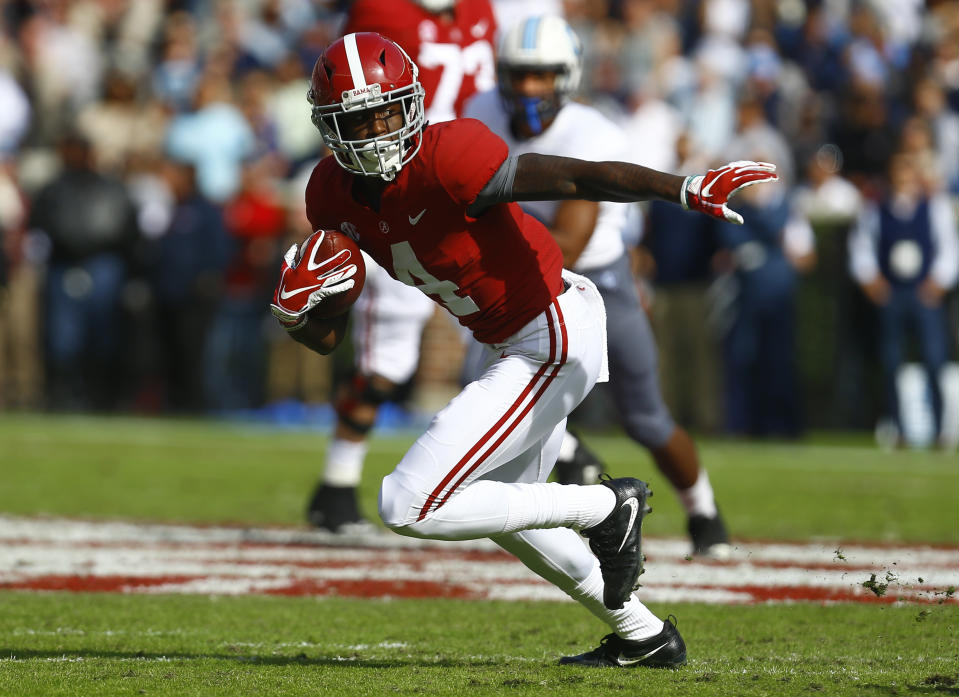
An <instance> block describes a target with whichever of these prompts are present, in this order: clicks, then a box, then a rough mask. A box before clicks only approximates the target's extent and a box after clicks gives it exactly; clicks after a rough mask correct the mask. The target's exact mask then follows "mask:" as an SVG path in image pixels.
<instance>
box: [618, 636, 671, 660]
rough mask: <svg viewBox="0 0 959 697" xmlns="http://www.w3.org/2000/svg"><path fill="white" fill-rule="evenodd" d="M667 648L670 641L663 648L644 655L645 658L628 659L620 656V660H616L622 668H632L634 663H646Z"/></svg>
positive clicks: (657, 648) (659, 647)
mask: <svg viewBox="0 0 959 697" xmlns="http://www.w3.org/2000/svg"><path fill="white" fill-rule="evenodd" d="M667 646H669V642H668V641H667V642H666V643H665V644H663V645H662V646H657V647H656V648H655V649H653V650H652V651H650V652H649V653H647V654H645V655H643V656H636V657H634V658H628V657H626V656H624V655H623V654H619V658H617V659H616V662H617V663H619V665H621V666H631V665H633V664H634V663H639V662H640V661H645V660H646V659H647V658H649V657H650V656H652V655H653V654H655V653H657V652H658V651H661V650H663V649H665V648H666V647H667Z"/></svg>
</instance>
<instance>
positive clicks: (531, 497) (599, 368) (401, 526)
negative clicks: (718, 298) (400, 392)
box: [379, 272, 662, 636]
mask: <svg viewBox="0 0 959 697" xmlns="http://www.w3.org/2000/svg"><path fill="white" fill-rule="evenodd" d="M564 278H566V279H567V281H568V282H569V287H568V289H567V290H566V292H564V293H563V294H562V295H560V296H559V297H558V298H557V299H556V300H554V301H553V303H552V304H551V305H550V307H549V308H548V309H547V310H546V311H544V312H543V313H542V314H540V315H539V316H538V317H536V318H535V319H534V320H532V321H531V322H530V323H529V324H527V325H526V326H525V327H523V329H521V330H520V331H519V332H517V333H516V334H515V335H514V336H512V337H510V338H509V339H508V340H506V341H505V342H503V343H502V344H495V345H490V346H488V347H487V350H488V352H489V358H490V365H489V367H488V368H487V369H486V371H485V372H484V373H483V375H482V376H481V377H480V378H479V379H478V380H476V381H475V382H472V383H470V384H469V385H467V386H466V387H465V388H464V389H463V391H462V392H461V393H460V394H459V395H457V396H456V397H455V398H454V399H453V400H452V401H451V402H450V403H449V404H448V405H447V406H446V407H445V408H444V409H443V410H442V411H440V412H439V413H438V414H437V415H436V417H435V418H434V419H433V422H432V423H431V424H430V426H429V428H428V429H427V430H426V432H425V433H424V434H423V435H422V436H420V437H419V438H418V439H417V441H416V442H415V443H414V444H413V446H412V447H411V448H410V450H409V452H408V453H407V454H406V455H405V456H404V457H403V459H402V460H401V461H400V463H399V465H398V466H397V467H396V469H395V470H394V471H393V472H392V473H391V474H390V475H388V476H387V477H386V478H384V480H383V485H382V488H381V489H380V499H379V509H380V516H381V517H382V518H383V521H384V522H385V523H386V525H387V526H389V527H390V528H392V529H393V530H395V531H396V532H398V533H400V534H402V535H408V536H411V537H424V538H431V539H444V540H464V539H475V538H481V537H490V538H492V539H493V540H494V541H495V542H496V543H497V544H499V545H500V546H501V547H503V548H504V549H506V550H507V551H509V552H510V553H512V554H514V555H515V556H517V557H518V558H519V559H521V560H522V561H523V563H525V564H526V565H527V566H528V567H529V568H530V569H532V570H533V571H534V572H536V573H537V574H539V575H540V576H542V577H543V578H545V579H546V580H548V581H550V582H551V583H553V584H554V585H556V586H558V587H559V588H561V589H562V590H563V591H565V592H566V593H567V594H569V595H570V596H571V597H573V598H574V599H575V600H578V601H579V602H581V603H583V604H584V605H585V606H586V607H587V608H588V609H589V610H590V611H591V612H593V613H594V614H595V615H597V616H598V617H600V618H601V619H603V620H604V621H605V622H607V623H608V624H610V626H612V627H613V628H614V629H616V630H617V631H619V632H620V633H621V634H623V635H626V634H632V635H633V636H637V634H636V632H637V630H638V631H639V635H651V634H655V633H657V632H659V631H660V630H661V629H662V622H661V621H659V620H657V619H656V618H655V616H653V615H652V613H650V612H649V611H648V610H647V609H646V608H645V607H644V606H642V604H641V603H640V602H639V601H638V600H637V599H636V598H635V597H634V598H633V599H632V600H630V601H629V602H628V603H627V604H626V606H625V607H624V608H623V609H621V610H616V611H610V610H607V609H606V608H605V607H604V606H603V603H602V588H603V586H602V578H601V576H600V572H599V562H598V561H597V560H596V558H595V557H594V556H593V554H592V553H591V552H590V551H589V549H588V547H587V546H586V544H585V543H584V541H583V540H582V538H581V537H580V536H579V535H578V534H577V533H576V532H575V530H576V529H579V528H582V527H587V526H588V525H593V524H596V523H598V522H599V521H601V520H602V519H603V518H604V517H605V516H606V515H607V514H608V513H609V511H610V510H611V505H612V503H611V499H610V498H608V495H609V494H610V493H611V492H610V491H609V490H608V489H607V488H606V487H603V486H571V485H570V486H563V485H560V484H556V483H547V482H546V479H547V477H548V476H549V473H550V471H551V470H552V468H553V465H554V464H555V462H556V458H557V455H558V454H559V446H560V444H561V442H562V439H563V434H564V432H565V428H566V416H567V415H568V414H569V413H570V412H571V411H572V410H573V409H574V408H575V407H576V405H578V404H579V403H580V402H581V401H582V399H583V398H584V397H585V396H586V394H587V393H588V392H589V390H590V389H591V388H592V387H593V385H594V384H595V383H596V382H597V381H598V380H599V379H603V380H605V379H607V368H606V316H605V312H604V310H603V302H602V298H601V297H600V295H599V292H598V291H597V290H596V287H595V286H594V285H593V284H592V282H590V281H589V280H587V279H585V278H583V277H581V276H577V275H575V274H571V273H569V272H564Z"/></svg>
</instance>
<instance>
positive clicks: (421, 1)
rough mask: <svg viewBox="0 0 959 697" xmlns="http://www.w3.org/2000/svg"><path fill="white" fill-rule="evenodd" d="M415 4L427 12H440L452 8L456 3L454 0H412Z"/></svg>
mask: <svg viewBox="0 0 959 697" xmlns="http://www.w3.org/2000/svg"><path fill="white" fill-rule="evenodd" d="M413 1H414V2H415V3H416V4H417V5H419V6H420V7H422V8H423V9H424V10H426V11H427V12H433V13H435V14H439V13H440V12H445V11H446V10H450V9H452V8H453V5H455V4H456V0H413Z"/></svg>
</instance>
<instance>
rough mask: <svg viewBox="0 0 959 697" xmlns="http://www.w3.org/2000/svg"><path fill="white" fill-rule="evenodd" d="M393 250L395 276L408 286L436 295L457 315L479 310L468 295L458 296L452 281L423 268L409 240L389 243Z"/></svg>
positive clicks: (456, 288)
mask: <svg viewBox="0 0 959 697" xmlns="http://www.w3.org/2000/svg"><path fill="white" fill-rule="evenodd" d="M390 249H391V251H392V252H393V272H394V273H395V274H396V278H398V279H399V280H400V281H402V282H403V283H405V284H406V285H408V286H416V287H417V288H419V289H420V290H421V291H423V292H424V293H426V294H427V295H430V296H433V297H438V298H439V302H440V303H442V304H443V306H444V307H445V308H446V309H447V310H449V311H450V312H451V313H453V314H454V315H456V316H457V317H465V316H466V315H471V314H473V313H474V312H479V307H477V305H476V303H475V302H473V298H471V297H470V296H468V295H465V296H462V297H461V296H459V295H457V294H456V291H458V290H459V286H457V285H456V284H455V283H453V282H452V281H441V280H439V279H438V278H436V277H435V276H433V275H432V274H431V273H430V272H429V271H427V270H426V269H424V268H423V265H422V264H421V263H420V260H419V259H417V258H416V253H415V252H413V248H412V247H411V246H410V243H409V242H396V243H394V244H392V245H390Z"/></svg>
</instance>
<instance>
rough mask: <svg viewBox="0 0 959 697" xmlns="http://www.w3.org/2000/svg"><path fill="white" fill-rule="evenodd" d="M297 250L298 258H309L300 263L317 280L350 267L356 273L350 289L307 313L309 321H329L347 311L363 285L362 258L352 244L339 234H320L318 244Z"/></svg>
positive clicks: (351, 241)
mask: <svg viewBox="0 0 959 697" xmlns="http://www.w3.org/2000/svg"><path fill="white" fill-rule="evenodd" d="M300 249H301V254H309V255H310V256H309V258H308V259H307V260H306V261H305V262H302V260H301V263H308V264H309V265H310V269H311V270H312V269H313V268H315V269H316V271H317V273H318V276H317V280H320V279H323V278H324V277H327V276H329V275H332V274H334V273H335V272H336V271H339V270H343V269H345V268H347V267H348V266H350V265H355V266H356V273H355V274H354V275H353V277H352V278H353V282H354V283H353V287H352V288H350V289H349V290H347V291H344V292H342V293H338V294H336V295H331V296H330V297H328V298H326V299H324V300H323V301H322V302H321V303H320V304H319V305H317V306H316V307H314V308H313V309H312V310H310V312H309V315H310V317H315V318H316V319H331V318H333V317H337V316H339V315H342V314H343V313H344V312H346V311H347V310H349V309H350V307H352V305H353V303H355V302H356V299H357V298H358V297H360V292H361V291H362V290H363V284H364V283H365V282H366V264H365V263H364V262H363V254H362V253H361V252H360V248H359V247H358V246H357V244H356V242H354V241H353V240H352V239H350V237H348V236H347V235H344V234H343V233H341V232H337V231H335V230H324V231H322V239H321V240H320V241H319V242H317V243H314V244H304V245H301V247H300Z"/></svg>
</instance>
